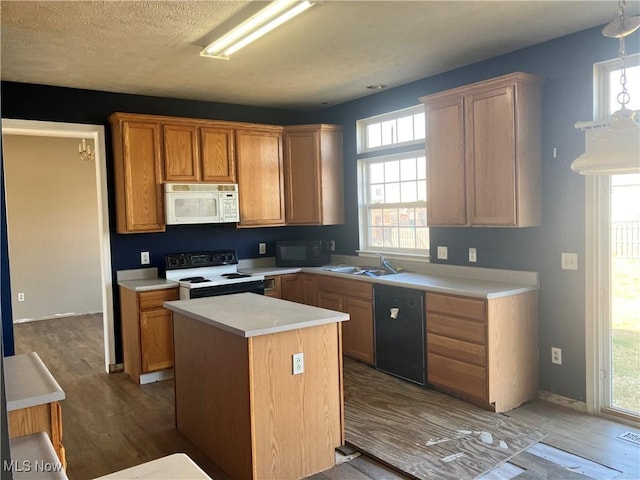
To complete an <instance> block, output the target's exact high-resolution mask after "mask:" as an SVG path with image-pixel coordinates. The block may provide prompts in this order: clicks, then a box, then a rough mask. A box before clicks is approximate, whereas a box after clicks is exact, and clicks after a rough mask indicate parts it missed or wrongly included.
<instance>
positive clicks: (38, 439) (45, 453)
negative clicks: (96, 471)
mask: <svg viewBox="0 0 640 480" xmlns="http://www.w3.org/2000/svg"><path fill="white" fill-rule="evenodd" d="M5 366H6V365H5ZM9 449H10V450H11V460H12V461H13V462H15V463H14V464H13V465H14V468H13V469H12V473H13V478H14V480H37V479H40V478H41V479H43V480H45V479H46V480H66V479H67V475H66V473H65V472H64V469H63V468H62V464H61V463H60V460H59V459H58V456H57V455H56V451H55V450H54V449H53V445H51V440H49V436H48V435H47V434H46V433H44V432H38V433H33V434H31V435H25V436H23V437H17V438H12V439H10V440H9Z"/></svg>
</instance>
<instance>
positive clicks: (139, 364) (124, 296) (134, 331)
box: [120, 287, 179, 383]
mask: <svg viewBox="0 0 640 480" xmlns="http://www.w3.org/2000/svg"><path fill="white" fill-rule="evenodd" d="M178 296H179V295H178V289H177V288H169V289H161V290H148V291H142V292H136V291H134V290H131V289H128V288H124V287H120V308H121V316H122V344H123V357H124V371H125V373H126V374H127V375H129V376H130V377H131V378H132V379H133V380H134V381H135V382H137V383H141V378H140V376H141V375H143V374H145V373H151V372H155V371H159V370H165V369H168V368H172V367H173V328H172V325H171V312H170V311H169V310H167V309H166V308H164V307H163V306H162V304H163V303H164V302H168V301H171V300H177V299H178ZM142 383H144V382H142Z"/></svg>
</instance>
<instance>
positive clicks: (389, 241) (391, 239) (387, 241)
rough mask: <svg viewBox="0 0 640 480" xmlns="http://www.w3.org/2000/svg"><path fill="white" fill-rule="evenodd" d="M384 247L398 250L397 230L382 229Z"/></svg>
mask: <svg viewBox="0 0 640 480" xmlns="http://www.w3.org/2000/svg"><path fill="white" fill-rule="evenodd" d="M384 246H385V247H391V248H398V229H397V228H385V229H384Z"/></svg>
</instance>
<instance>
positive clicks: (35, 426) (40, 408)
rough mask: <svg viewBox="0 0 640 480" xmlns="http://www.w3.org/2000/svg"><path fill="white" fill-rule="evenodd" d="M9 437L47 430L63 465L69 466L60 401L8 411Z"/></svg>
mask: <svg viewBox="0 0 640 480" xmlns="http://www.w3.org/2000/svg"><path fill="white" fill-rule="evenodd" d="M7 421H8V430H9V438H16V437H24V436H25V435H31V434H33V433H38V432H45V433H46V434H47V435H49V439H50V440H51V444H52V445H53V449H54V450H55V452H56V454H57V455H58V458H59V459H60V463H61V464H62V467H63V468H64V469H65V470H66V468H67V457H66V452H65V450H64V446H63V445H62V407H61V406H60V403H59V402H50V403H43V404H40V405H34V406H33V407H27V408H20V409H18V410H12V411H10V412H7Z"/></svg>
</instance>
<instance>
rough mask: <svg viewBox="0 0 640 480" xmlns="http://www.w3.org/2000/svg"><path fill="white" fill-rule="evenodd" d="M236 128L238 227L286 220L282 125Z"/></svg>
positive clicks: (278, 222) (273, 223)
mask: <svg viewBox="0 0 640 480" xmlns="http://www.w3.org/2000/svg"><path fill="white" fill-rule="evenodd" d="M258 127H259V126H256V128H251V129H249V128H247V129H244V128H242V129H237V130H236V167H237V172H238V199H239V203H240V223H239V224H238V226H239V227H256V226H277V225H284V224H285V213H284V211H285V207H284V173H283V159H282V127H275V126H273V127H271V126H266V125H264V126H260V127H259V128H258Z"/></svg>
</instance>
